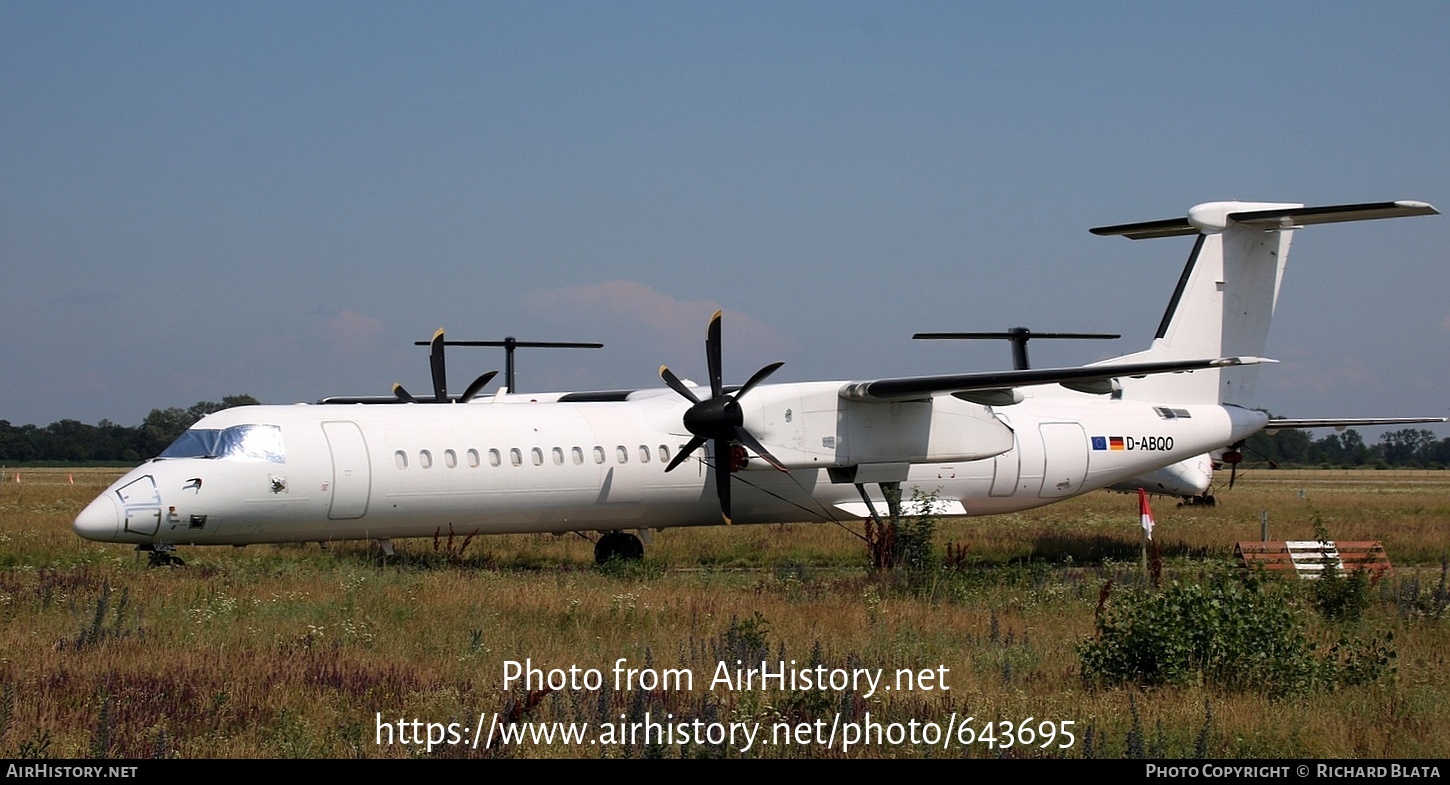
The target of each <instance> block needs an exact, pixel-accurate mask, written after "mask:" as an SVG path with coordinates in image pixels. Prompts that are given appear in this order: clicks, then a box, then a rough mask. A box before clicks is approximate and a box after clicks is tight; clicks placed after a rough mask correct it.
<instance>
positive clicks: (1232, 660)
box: [1078, 572, 1394, 697]
mask: <svg viewBox="0 0 1450 785" xmlns="http://www.w3.org/2000/svg"><path fill="white" fill-rule="evenodd" d="M1290 597H1291V595H1290V593H1289V592H1287V591H1286V590H1284V589H1283V587H1280V586H1277V585H1276V584H1271V583H1269V582H1268V581H1267V580H1266V579H1264V578H1263V577H1262V576H1258V575H1254V574H1248V575H1239V574H1236V573H1227V572H1216V573H1213V574H1210V575H1209V576H1208V577H1207V579H1206V580H1204V581H1203V582H1200V583H1180V582H1177V581H1175V582H1174V583H1173V584H1171V585H1170V586H1169V587H1168V588H1167V589H1166V590H1164V591H1161V592H1158V591H1153V590H1151V589H1147V588H1138V589H1131V590H1128V591H1122V592H1118V593H1116V594H1112V595H1109V596H1107V597H1105V598H1104V602H1103V603H1102V604H1101V606H1100V611H1099V613H1098V616H1097V622H1096V627H1097V635H1096V636H1095V637H1094V638H1092V639H1089V640H1086V641H1083V642H1081V643H1079V644H1078V656H1079V659H1080V661H1081V664H1082V676H1083V679H1084V680H1085V681H1087V682H1088V683H1089V684H1135V685H1145V686H1157V685H1168V684H1174V685H1189V684H1203V685H1209V686H1215V687H1221V688H1225V689H1229V690H1235V691H1262V692H1265V693H1267V694H1269V695H1272V696H1276V697H1282V696H1285V695H1291V694H1296V693H1302V692H1307V691H1309V690H1311V689H1314V688H1316V687H1323V688H1327V689H1334V688H1335V687H1338V686H1340V685H1347V684H1363V683H1367V682H1370V681H1374V680H1375V679H1378V678H1379V677H1380V676H1381V675H1383V673H1384V672H1385V671H1386V669H1388V667H1389V665H1390V661H1391V660H1392V659H1393V658H1394V652H1393V651H1392V650H1391V649H1390V647H1389V641H1388V639H1386V640H1384V641H1381V640H1379V639H1378V638H1376V639H1374V640H1371V641H1370V642H1368V643H1359V642H1355V641H1350V640H1348V639H1346V638H1341V640H1340V641H1339V642H1338V643H1336V644H1335V646H1334V647H1333V648H1332V649H1331V650H1330V651H1329V652H1328V654H1327V656H1325V657H1322V658H1321V657H1320V656H1318V654H1317V652H1316V647H1315V645H1314V644H1313V643H1312V642H1311V641H1310V640H1309V636H1308V634H1307V632H1306V629H1305V623H1304V620H1303V619H1302V617H1301V614H1299V613H1298V612H1297V611H1296V610H1295V608H1294V606H1293V604H1292V603H1291V601H1290Z"/></svg>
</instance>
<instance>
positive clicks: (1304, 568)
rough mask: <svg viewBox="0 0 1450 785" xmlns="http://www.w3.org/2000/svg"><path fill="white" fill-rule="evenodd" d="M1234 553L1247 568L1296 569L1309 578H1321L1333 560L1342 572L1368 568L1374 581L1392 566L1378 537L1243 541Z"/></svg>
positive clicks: (1298, 572) (1346, 572)
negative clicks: (1370, 538) (1355, 539)
mask: <svg viewBox="0 0 1450 785" xmlns="http://www.w3.org/2000/svg"><path fill="white" fill-rule="evenodd" d="M1234 557H1235V558H1237V559H1238V560H1239V563H1240V564H1241V565H1243V567H1245V568H1246V569H1247V568H1253V567H1258V568H1261V569H1266V570H1275V571H1280V570H1282V571H1288V570H1293V571H1294V572H1295V573H1297V574H1298V575H1299V577H1300V578H1304V579H1308V580H1313V579H1316V578H1318V577H1319V576H1320V575H1322V574H1323V573H1324V569H1325V567H1326V566H1328V565H1330V564H1333V565H1335V566H1336V567H1337V568H1338V569H1339V572H1340V574H1343V575H1349V574H1352V573H1354V572H1357V571H1359V570H1365V571H1368V572H1369V574H1370V580H1371V581H1378V580H1379V579H1380V578H1381V577H1382V576H1383V575H1384V574H1385V573H1387V572H1389V571H1390V570H1391V569H1392V568H1391V566H1390V557H1389V556H1388V555H1386V554H1385V547H1384V545H1382V544H1380V542H1379V541H1377V540H1375V541H1369V540H1365V541H1356V542H1350V541H1329V542H1320V541H1319V540H1288V541H1284V540H1280V541H1278V542H1240V543H1239V544H1238V545H1237V546H1235V547H1234Z"/></svg>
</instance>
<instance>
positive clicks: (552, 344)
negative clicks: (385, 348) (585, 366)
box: [414, 335, 604, 393]
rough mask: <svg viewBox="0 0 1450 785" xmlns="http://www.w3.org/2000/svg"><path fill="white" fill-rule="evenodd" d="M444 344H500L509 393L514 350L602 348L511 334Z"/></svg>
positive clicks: (514, 383)
mask: <svg viewBox="0 0 1450 785" xmlns="http://www.w3.org/2000/svg"><path fill="white" fill-rule="evenodd" d="M429 343H430V342H429V341H415V342H414V345H415V346H427V345H429ZM442 343H443V345H444V346H502V347H503V352H504V369H503V375H504V385H505V386H506V387H508V391H509V392H510V393H515V392H518V379H517V378H516V377H515V376H514V350H515V349H518V348H519V347H524V348H527V349H602V348H604V344H602V343H589V342H582V341H520V340H519V339H517V338H515V337H513V336H512V335H510V336H507V337H505V338H504V339H503V340H502V341H443V342H442Z"/></svg>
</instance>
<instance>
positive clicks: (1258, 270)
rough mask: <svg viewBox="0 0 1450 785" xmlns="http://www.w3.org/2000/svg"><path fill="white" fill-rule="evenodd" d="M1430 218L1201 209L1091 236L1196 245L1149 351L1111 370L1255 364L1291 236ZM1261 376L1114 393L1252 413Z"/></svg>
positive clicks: (1386, 210)
mask: <svg viewBox="0 0 1450 785" xmlns="http://www.w3.org/2000/svg"><path fill="white" fill-rule="evenodd" d="M1434 214H1437V211H1436V210H1435V208H1434V207H1431V206H1430V205H1428V204H1426V203H1424V202H1409V201H1399V202H1378V203H1373V204H1350V205H1333V206H1328V207H1305V206H1304V205H1302V204H1277V203H1267V202H1207V203H1205V204H1200V205H1198V206H1196V207H1194V208H1193V209H1191V210H1189V211H1188V215H1187V216H1186V217H1184V218H1171V219H1168V220H1164V221H1150V222H1146V223H1134V224H1123V225H1120V226H1103V227H1098V228H1096V229H1093V230H1092V232H1093V234H1097V235H1105V236H1106V235H1122V236H1124V237H1127V238H1129V239H1132V240H1145V239H1149V238H1154V237H1174V236H1178V235H1192V234H1196V235H1198V241H1197V242H1196V243H1195V244H1194V246H1193V253H1191V254H1190V255H1189V257H1188V264H1187V265H1186V266H1185V267H1184V268H1183V275H1182V276H1181V277H1180V278H1179V279H1178V287H1177V288H1176V289H1174V291H1173V298H1172V299H1171V300H1169V302H1168V310H1167V312H1165V313H1164V314H1163V321H1162V323H1160V324H1159V325H1158V332H1157V334H1156V335H1155V336H1154V338H1153V345H1152V346H1151V347H1150V348H1148V349H1147V350H1146V351H1142V352H1138V353H1136V354H1131V355H1128V356H1126V357H1119V358H1114V359H1113V360H1111V361H1110V362H1114V363H1117V362H1157V361H1166V360H1187V359H1202V358H1207V357H1257V356H1262V355H1263V353H1264V344H1265V342H1266V341H1267V340H1268V336H1269V321H1270V320H1271V319H1272V318H1273V316H1274V307H1275V305H1276V304H1277V303H1278V300H1279V287H1280V285H1281V283H1282V282H1283V277H1284V266H1285V264H1286V263H1287V262H1288V259H1289V245H1290V242H1291V241H1292V239H1293V235H1294V230H1295V229H1298V228H1300V227H1302V226H1309V225H1312V224H1320V223H1336V222H1340V221H1365V220H1370V219H1375V218H1399V217H1406V216H1412V215H1434ZM1258 373H1259V371H1258V366H1243V367H1237V368H1222V369H1211V370H1201V371H1194V372H1192V373H1180V374H1165V375H1158V376H1148V377H1144V378H1140V379H1123V380H1121V383H1122V386H1123V395H1124V397H1127V398H1132V399H1137V400H1158V401H1173V402H1182V403H1230V404H1238V405H1241V406H1249V405H1251V404H1252V400H1253V395H1254V384H1255V382H1256V381H1257V379H1258Z"/></svg>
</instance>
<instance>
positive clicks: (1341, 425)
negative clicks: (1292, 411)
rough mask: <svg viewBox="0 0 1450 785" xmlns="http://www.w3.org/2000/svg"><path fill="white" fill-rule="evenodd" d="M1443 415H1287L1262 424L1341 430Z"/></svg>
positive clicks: (1434, 419) (1273, 428) (1272, 428)
mask: <svg viewBox="0 0 1450 785" xmlns="http://www.w3.org/2000/svg"><path fill="white" fill-rule="evenodd" d="M1447 419H1450V418H1445V417H1351V418H1347V419H1346V418H1340V419H1338V420H1329V419H1321V420H1297V419H1292V418H1289V417H1273V418H1270V420H1269V424H1268V425H1266V426H1264V430H1266V431H1277V430H1280V429H1283V428H1333V429H1334V430H1336V431H1342V430H1344V429H1345V428H1360V427H1367V426H1371V425H1403V424H1406V423H1422V422H1445V421H1446V420H1447Z"/></svg>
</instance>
